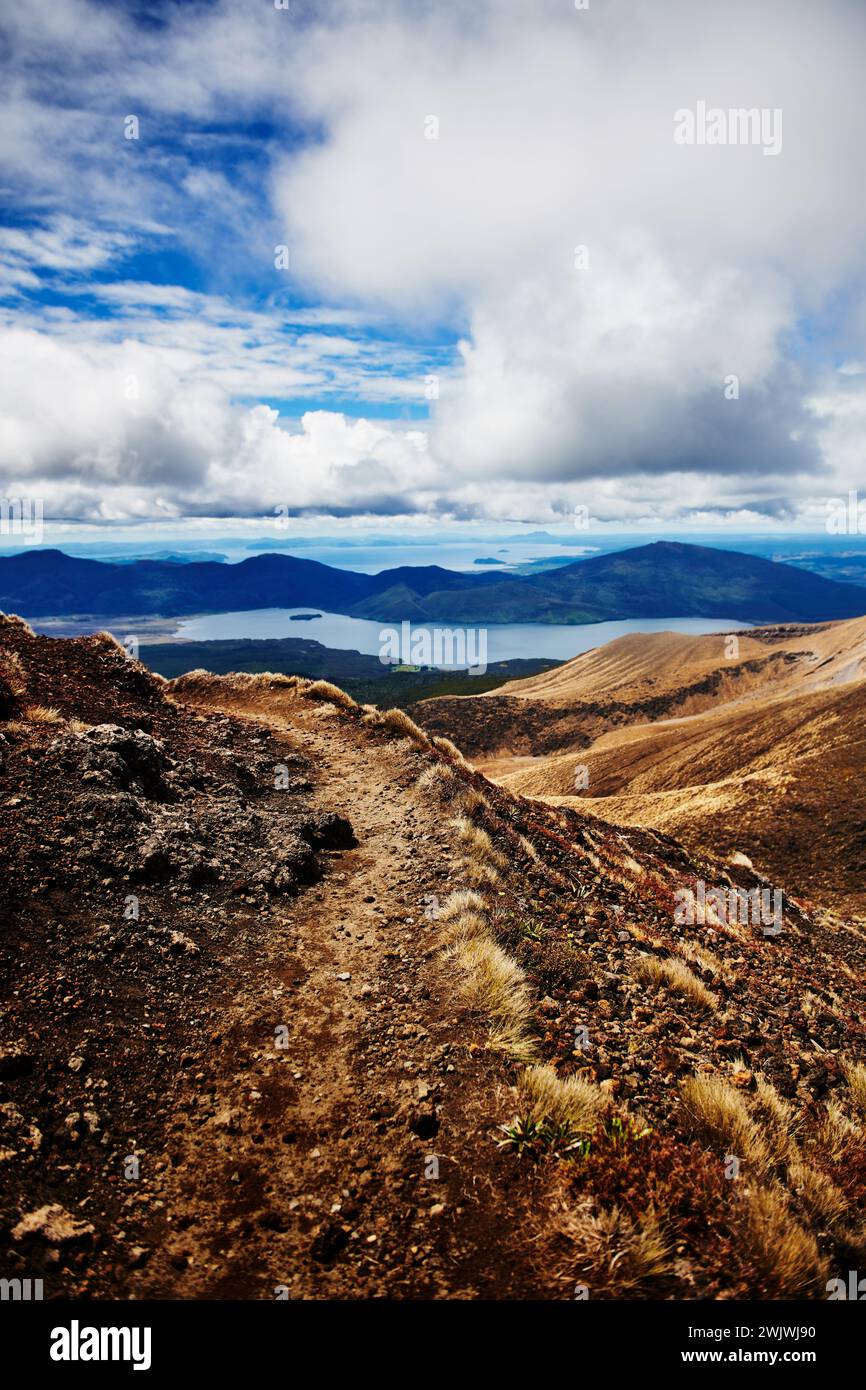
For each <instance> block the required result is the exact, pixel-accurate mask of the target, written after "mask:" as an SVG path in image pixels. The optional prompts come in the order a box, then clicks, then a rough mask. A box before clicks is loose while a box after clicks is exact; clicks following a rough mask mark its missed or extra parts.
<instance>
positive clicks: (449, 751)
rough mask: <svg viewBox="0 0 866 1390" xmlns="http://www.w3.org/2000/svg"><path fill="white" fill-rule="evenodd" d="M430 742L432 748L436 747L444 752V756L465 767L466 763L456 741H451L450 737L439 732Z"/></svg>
mask: <svg viewBox="0 0 866 1390" xmlns="http://www.w3.org/2000/svg"><path fill="white" fill-rule="evenodd" d="M430 742H431V743H432V745H433V747H434V748H438V750H439V752H440V753H444V754H445V756H446V758H448V759H449V760H450V761H451V762H454V763H456V764H457V766H458V767H467V766H468V764H467V762H466V759H465V758H464V756H463V754H462V753H461V752H460V749H459V748H458V747H457V744H456V743H452V742H451V740H450V738H444V737H443V736H442V735H441V734H435V735H434V736H433V738H431V740H430Z"/></svg>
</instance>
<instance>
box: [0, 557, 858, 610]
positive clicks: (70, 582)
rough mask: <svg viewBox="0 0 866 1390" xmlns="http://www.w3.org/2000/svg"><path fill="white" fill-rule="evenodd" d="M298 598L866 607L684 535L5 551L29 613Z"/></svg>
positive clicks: (7, 603)
mask: <svg viewBox="0 0 866 1390" xmlns="http://www.w3.org/2000/svg"><path fill="white" fill-rule="evenodd" d="M300 606H315V607H316V608H321V609H325V610H327V611H330V612H333V613H342V614H347V615H349V616H350V617H357V618H370V619H373V620H374V621H382V622H400V621H402V620H404V619H409V620H411V621H413V622H418V623H423V622H451V623H464V624H473V623H474V624H482V623H513V622H528V623H594V622H604V621H608V620H615V619H626V618H668V617H678V618H679V617H701V618H715V617H718V618H727V619H736V620H739V621H742V622H752V623H778V622H821V621H825V620H829V619H832V618H850V617H858V616H860V615H861V614H864V613H866V590H864V589H863V588H860V587H855V586H854V585H851V584H845V583H838V582H837V581H835V580H832V579H825V578H822V577H821V576H820V575H816V574H811V573H809V572H808V571H807V570H803V569H798V568H795V567H794V566H793V565H785V564H781V563H779V562H776V561H771V560H763V559H760V558H759V557H757V556H754V555H745V554H742V553H740V552H738V551H729V550H716V549H710V548H708V547H704V546H696V545H686V544H682V543H679V542H672V541H656V542H655V543H654V544H652V545H643V546H638V547H636V548H634V549H632V550H620V551H617V552H615V553H613V554H607V555H599V556H594V557H592V558H591V559H586V560H577V561H575V562H574V563H573V564H569V565H564V566H562V567H560V568H557V569H555V570H549V571H545V572H543V573H540V574H530V575H514V574H501V573H495V572H494V573H478V574H475V573H471V574H464V573H459V572H457V571H454V570H446V569H442V568H440V567H439V566H437V565H427V566H408V565H407V566H403V567H401V568H399V569H392V570H383V571H382V572H381V573H380V574H376V575H370V574H357V573H354V572H352V571H350V570H341V569H335V568H333V567H332V566H329V565H322V564H319V563H318V562H317V561H315V560H304V559H300V558H298V557H297V556H294V555H270V554H268V555H256V556H253V557H252V558H251V559H248V560H243V561H241V562H240V563H239V564H236V565H226V564H220V563H214V562H210V561H204V562H194V563H192V564H185V565H178V564H174V563H171V562H168V561H164V560H138V561H135V562H134V563H132V564H110V563H106V562H104V561H100V560H83V559H78V558H76V557H73V556H70V555H66V554H64V553H63V552H62V551H59V550H34V551H25V552H24V553H22V554H19V555H13V556H9V557H7V558H3V559H0V609H3V610H4V611H6V612H8V613H18V614H20V615H21V616H23V617H28V618H49V617H54V618H60V617H63V618H71V617H84V616H86V617H98V618H111V617H120V616H124V617H133V616H135V617H143V616H155V617H182V616H185V615H189V614H193V613H219V612H224V611H231V610H246V609H256V608H293V607H300Z"/></svg>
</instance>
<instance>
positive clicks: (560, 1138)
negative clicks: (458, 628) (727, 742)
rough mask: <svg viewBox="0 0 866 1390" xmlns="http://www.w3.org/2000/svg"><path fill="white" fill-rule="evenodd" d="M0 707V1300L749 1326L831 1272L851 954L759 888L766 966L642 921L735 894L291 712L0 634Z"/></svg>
mask: <svg viewBox="0 0 866 1390" xmlns="http://www.w3.org/2000/svg"><path fill="white" fill-rule="evenodd" d="M478 703H481V702H478ZM0 705H2V710H3V714H4V722H3V723H2V724H0V827H2V856H3V861H2V913H3V920H2V928H0V962H2V990H3V998H4V1013H3V1020H2V1028H0V1122H2V1134H0V1165H2V1172H3V1184H2V1191H3V1197H2V1206H0V1265H2V1270H3V1273H4V1274H5V1273H7V1272H8V1273H20V1274H22V1275H26V1274H30V1275H42V1276H43V1277H44V1279H45V1280H46V1293H47V1295H49V1296H50V1295H55V1296H57V1295H80V1294H81V1295H85V1296H93V1297H106V1296H121V1297H139V1298H142V1297H143V1298H147V1297H154V1296H161V1297H165V1296H170V1297H187V1298H201V1297H217V1298H219V1297H243V1298H274V1297H292V1298H294V1297H337V1298H358V1297H365V1298H366V1297H375V1296H383V1295H384V1296H395V1297H417V1298H431V1297H458V1298H472V1297H479V1296H480V1297H495V1298H513V1297H518V1298H519V1297H526V1296H536V1297H574V1296H575V1288H576V1287H578V1286H579V1287H583V1286H586V1287H587V1288H588V1289H589V1290H590V1296H592V1297H621V1296H635V1295H637V1296H641V1297H650V1298H653V1297H655V1298H694V1297H702V1298H707V1297H734V1296H743V1295H753V1296H758V1297H764V1298H778V1297H790V1296H800V1295H803V1294H806V1295H809V1296H816V1297H819V1296H822V1290H823V1286H824V1282H825V1280H826V1278H827V1277H829V1275H830V1273H831V1272H832V1271H835V1270H837V1269H843V1270H844V1269H847V1268H848V1267H849V1265H850V1261H851V1260H857V1259H861V1260H862V1258H864V1255H866V1238H864V1228H863V1216H862V1207H863V1202H864V1198H866V1139H864V1112H866V1072H864V1071H862V1068H861V1069H860V1070H858V1063H863V1062H864V1060H866V1033H864V1023H863V1009H862V998H863V989H862V981H863V971H864V964H866V960H864V954H866V945H864V941H863V938H862V934H861V933H859V932H857V931H856V930H854V929H853V928H850V927H844V928H843V927H838V926H837V927H832V926H827V925H821V924H820V923H819V922H816V921H815V920H813V916H812V914H811V912H810V906H809V903H808V902H807V901H806V900H805V899H801V898H800V897H799V896H798V895H797V892H796V885H795V884H789V885H787V886H786V887H787V891H786V895H785V899H784V923H783V930H782V931H781V932H780V933H779V934H778V935H775V936H765V935H764V934H763V933H762V931H761V929H760V928H759V927H756V926H755V925H754V924H752V923H748V924H742V923H738V922H732V921H726V920H720V919H716V920H714V921H713V922H705V923H696V924H693V925H689V924H688V923H683V922H680V921H678V920H677V915H676V911H675V901H676V897H675V895H676V893H677V891H678V890H679V889H682V887H683V886H684V885H691V886H694V885H696V884H697V882H698V881H699V880H704V881H706V883H707V884H716V885H728V886H730V885H740V886H742V887H743V888H749V887H754V886H756V885H758V886H760V880H759V879H758V878H757V876H756V875H755V874H754V872H753V871H752V870H751V869H750V868H749V867H748V866H746V865H743V864H738V865H731V864H722V863H721V862H720V861H718V860H714V859H712V858H711V857H708V856H707V857H704V856H700V855H695V854H693V853H691V854H690V853H689V852H687V851H686V850H684V849H683V848H682V847H681V846H680V845H679V844H678V843H677V842H676V841H674V840H672V839H670V838H668V837H666V836H664V835H660V834H657V833H654V832H652V831H645V830H636V829H629V830H628V831H624V830H620V829H617V828H615V827H612V826H608V825H605V824H604V823H603V822H600V821H598V820H597V819H595V818H592V817H586V816H583V815H581V814H579V813H578V812H576V811H574V810H572V809H569V808H553V807H549V806H545V805H543V804H542V803H539V802H535V801H532V800H530V799H528V798H525V797H520V796H515V795H513V794H511V793H510V792H508V791H505V790H503V789H502V788H497V787H495V786H493V785H492V784H490V783H489V782H487V781H486V780H485V779H484V778H483V777H482V776H480V774H478V773H474V772H472V770H471V769H470V768H468V767H467V766H465V765H464V764H463V762H462V759H461V758H460V757H459V755H458V754H457V753H456V751H455V750H453V749H452V748H450V747H449V746H448V745H447V744H445V743H442V742H439V743H437V742H435V741H431V739H429V738H428V737H427V736H426V735H425V734H423V733H422V732H421V731H420V730H419V729H417V728H416V727H415V726H414V725H412V723H411V722H410V721H408V720H406V718H405V716H402V715H398V716H395V717H394V718H391V717H389V716H385V717H383V716H382V715H381V714H378V713H376V712H375V711H373V710H370V709H366V710H365V709H363V708H360V707H358V706H356V705H354V703H353V702H352V701H350V700H346V699H345V697H341V696H340V692H337V691H334V690H333V689H332V688H330V687H327V686H324V685H323V684H322V683H319V684H318V685H316V684H313V685H310V684H309V683H307V682H300V683H296V682H293V681H292V680H291V679H286V678H285V677H275V678H273V679H269V678H267V677H225V678H214V677H208V676H204V675H202V676H199V677H197V676H193V677H188V678H185V679H182V680H180V681H178V682H175V683H173V684H172V685H166V684H165V683H164V682H161V681H160V680H159V679H158V678H156V677H154V676H152V675H150V674H149V673H148V672H146V671H145V670H144V668H142V667H140V666H138V665H137V664H136V663H133V662H131V661H130V660H129V659H128V658H127V657H126V656H125V655H124V653H123V652H122V651H121V650H120V649H119V648H118V647H117V646H116V645H115V644H114V643H112V642H111V641H109V640H105V639H99V638H95V639H94V638H87V639H76V640H75V641H61V640H57V639H48V638H34V637H33V636H32V634H30V633H29V631H28V630H27V629H26V627H25V626H24V625H23V624H20V623H18V622H16V621H14V620H4V621H3V625H2V627H0ZM455 890H456V891H457V895H458V896H457V897H456V898H455V897H454V892H455ZM665 972H667V973H665ZM677 972H679V973H677ZM506 1025H507V1026H506ZM707 1082H709V1083H711V1086H715V1087H717V1092H716V1091H713V1092H712V1095H711V1096H709V1098H708V1097H707V1096H705V1095H704V1092H703V1091H702V1090H701V1087H702V1086H703V1085H704V1083H707ZM696 1086H697V1089H696ZM702 1097H703V1099H701V1098H702ZM732 1154H733V1156H734V1157H736V1158H737V1160H738V1162H737V1164H735V1165H733V1167H734V1168H735V1169H737V1171H736V1172H733V1171H732V1165H731V1163H730V1158H731V1155H732ZM853 1267H856V1266H853Z"/></svg>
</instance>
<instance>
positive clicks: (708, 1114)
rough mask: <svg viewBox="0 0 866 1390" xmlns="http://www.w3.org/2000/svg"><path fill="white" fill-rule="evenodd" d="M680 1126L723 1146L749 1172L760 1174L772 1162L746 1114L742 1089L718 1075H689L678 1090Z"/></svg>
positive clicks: (704, 1140) (715, 1145) (714, 1145)
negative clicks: (680, 1101) (680, 1089)
mask: <svg viewBox="0 0 866 1390" xmlns="http://www.w3.org/2000/svg"><path fill="white" fill-rule="evenodd" d="M681 1100H682V1110H681V1117H682V1121H683V1127H684V1128H685V1129H686V1131H687V1132H688V1133H689V1134H692V1135H694V1137H695V1138H697V1139H699V1140H701V1142H702V1143H704V1144H705V1145H706V1146H707V1147H708V1148H713V1149H718V1148H719V1147H723V1148H724V1149H725V1151H726V1152H728V1153H732V1154H735V1155H736V1157H737V1158H738V1159H739V1160H740V1162H741V1163H743V1164H745V1165H746V1171H747V1173H748V1174H750V1175H756V1176H758V1175H761V1174H763V1173H765V1172H767V1170H768V1169H769V1168H770V1166H771V1165H772V1161H773V1159H772V1155H771V1153H770V1150H769V1149H768V1148H767V1145H766V1144H765V1143H764V1139H763V1137H762V1135H761V1131H760V1129H759V1128H758V1126H757V1124H756V1123H755V1121H754V1120H753V1119H752V1117H751V1115H750V1114H749V1111H748V1108H747V1106H746V1102H745V1101H744V1100H743V1097H742V1095H741V1093H740V1092H739V1091H737V1090H735V1089H734V1087H733V1086H732V1085H731V1084H730V1083H729V1082H728V1081H725V1080H724V1079H723V1078H722V1077H721V1076H703V1075H701V1076H690V1077H689V1078H688V1079H687V1080H686V1081H684V1082H683V1085H682V1091H681Z"/></svg>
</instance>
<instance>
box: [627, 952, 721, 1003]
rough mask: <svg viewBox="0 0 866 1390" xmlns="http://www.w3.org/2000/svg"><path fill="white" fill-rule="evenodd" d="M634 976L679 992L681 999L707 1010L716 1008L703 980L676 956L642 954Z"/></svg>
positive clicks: (710, 992)
mask: <svg viewBox="0 0 866 1390" xmlns="http://www.w3.org/2000/svg"><path fill="white" fill-rule="evenodd" d="M633 973H634V976H635V978H636V979H638V980H642V981H643V982H644V984H648V985H661V986H663V987H665V988H666V989H669V990H671V991H672V992H673V993H674V994H679V995H680V996H681V997H682V998H683V999H687V1000H688V1001H689V1002H690V1003H692V1004H695V1005H696V1006H697V1007H698V1008H699V1009H705V1010H707V1011H708V1012H709V1011H710V1010H712V1009H717V1008H718V1006H719V1001H718V999H717V998H716V996H715V995H714V994H713V993H712V991H711V990H708V989H707V987H706V985H705V984H704V982H703V980H699V979H698V977H697V975H696V974H695V973H694V971H693V970H690V969H689V967H688V966H687V965H686V963H685V961H682V960H677V959H676V958H671V959H666V960H659V959H658V958H657V957H655V956H642V957H641V959H640V960H639V961H638V962H637V963H636V965H635V966H634V971H633Z"/></svg>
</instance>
